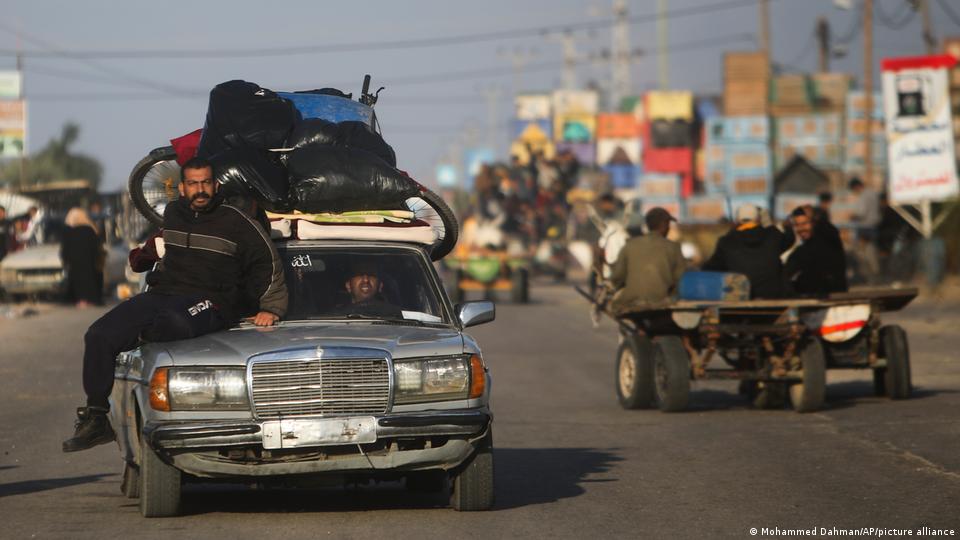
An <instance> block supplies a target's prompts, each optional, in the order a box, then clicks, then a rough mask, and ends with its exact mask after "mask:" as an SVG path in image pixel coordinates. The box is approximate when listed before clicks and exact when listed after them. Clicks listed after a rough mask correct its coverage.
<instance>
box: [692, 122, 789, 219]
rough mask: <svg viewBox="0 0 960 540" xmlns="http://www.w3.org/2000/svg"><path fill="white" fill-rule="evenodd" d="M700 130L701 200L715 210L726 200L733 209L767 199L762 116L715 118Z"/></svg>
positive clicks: (768, 170) (766, 134) (769, 184)
mask: <svg viewBox="0 0 960 540" xmlns="http://www.w3.org/2000/svg"><path fill="white" fill-rule="evenodd" d="M704 130H705V132H706V133H705V135H706V144H705V146H704V153H705V155H706V158H705V160H706V164H705V169H706V176H705V179H704V186H705V188H706V193H707V195H705V196H704V197H705V199H701V200H713V201H714V207H716V206H717V205H719V204H720V203H719V202H717V201H719V200H720V199H724V200H725V198H726V197H730V200H729V203H730V205H732V206H734V207H736V206H738V205H739V204H742V203H743V202H744V201H749V202H750V203H751V204H755V203H756V201H757V200H758V199H769V197H770V193H771V191H772V189H773V180H772V178H773V176H772V164H771V159H770V148H769V146H768V144H767V141H769V138H770V121H769V119H768V118H767V117H766V116H739V117H738V116H717V117H714V118H710V119H708V120H707V122H706V126H705V128H704ZM710 197H712V199H710ZM703 204H706V203H703ZM762 206H764V207H767V206H768V204H764V205H762ZM690 208H692V207H690V206H688V217H691V218H692V217H694V216H692V215H689V214H691V212H690V211H689V210H690Z"/></svg>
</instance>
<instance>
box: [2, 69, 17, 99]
mask: <svg viewBox="0 0 960 540" xmlns="http://www.w3.org/2000/svg"><path fill="white" fill-rule="evenodd" d="M21 77H22V76H21V75H20V72H19V71H0V99H20V88H21V84H22V78H21Z"/></svg>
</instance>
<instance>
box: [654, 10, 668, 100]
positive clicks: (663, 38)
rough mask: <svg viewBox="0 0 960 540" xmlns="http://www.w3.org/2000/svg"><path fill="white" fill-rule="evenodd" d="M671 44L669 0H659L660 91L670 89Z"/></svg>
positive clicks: (658, 56)
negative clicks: (669, 37) (668, 14)
mask: <svg viewBox="0 0 960 540" xmlns="http://www.w3.org/2000/svg"><path fill="white" fill-rule="evenodd" d="M669 46H670V45H669V44H668V43H667V0H657V78H658V79H660V89H661V90H666V89H668V88H670V71H669V56H668V54H669V51H668V48H669Z"/></svg>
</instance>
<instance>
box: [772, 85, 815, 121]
mask: <svg viewBox="0 0 960 540" xmlns="http://www.w3.org/2000/svg"><path fill="white" fill-rule="evenodd" d="M815 103H816V99H815V96H814V87H813V84H812V81H811V80H810V77H808V76H807V75H780V76H778V77H775V78H774V79H773V80H772V81H771V84H770V114H772V115H773V116H797V115H804V114H810V113H812V112H813V110H814V105H815Z"/></svg>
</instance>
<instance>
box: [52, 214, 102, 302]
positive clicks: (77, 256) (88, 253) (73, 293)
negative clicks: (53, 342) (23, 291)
mask: <svg viewBox="0 0 960 540" xmlns="http://www.w3.org/2000/svg"><path fill="white" fill-rule="evenodd" d="M65 221H66V225H67V227H66V228H65V229H64V231H63V238H62V240H61V242H60V260H62V261H63V269H64V271H65V272H66V276H67V291H66V292H67V299H68V300H70V301H73V302H75V303H76V305H77V307H79V308H84V307H87V306H89V305H90V304H99V303H100V301H101V300H102V296H103V283H100V280H101V279H102V278H101V277H100V276H102V273H101V271H102V268H103V259H104V251H103V242H102V241H101V240H100V235H99V232H98V231H97V226H96V225H94V223H93V221H92V220H91V219H90V216H89V215H88V214H87V212H86V211H85V210H83V209H82V208H71V209H70V211H69V212H67V218H66V220H65Z"/></svg>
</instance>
